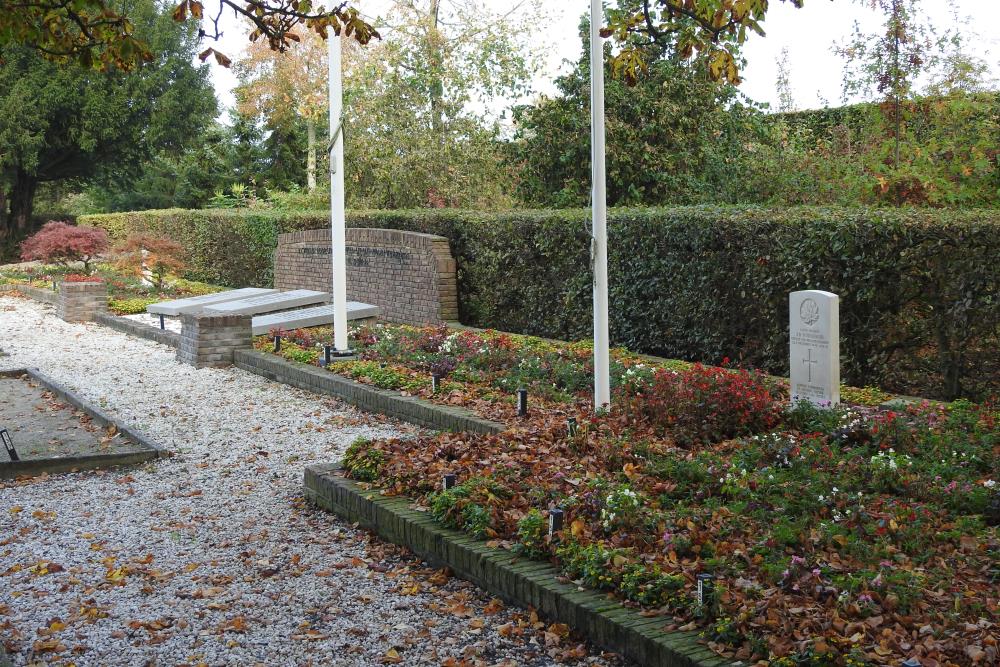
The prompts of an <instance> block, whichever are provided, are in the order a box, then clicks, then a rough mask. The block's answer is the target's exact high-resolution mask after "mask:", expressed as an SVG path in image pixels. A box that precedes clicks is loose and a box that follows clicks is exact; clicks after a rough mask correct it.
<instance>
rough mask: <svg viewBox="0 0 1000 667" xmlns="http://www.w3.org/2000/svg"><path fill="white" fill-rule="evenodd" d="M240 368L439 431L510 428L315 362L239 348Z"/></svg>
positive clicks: (499, 429) (237, 364) (238, 361)
mask: <svg viewBox="0 0 1000 667" xmlns="http://www.w3.org/2000/svg"><path fill="white" fill-rule="evenodd" d="M234 361H235V364H236V367H237V368H241V369H243V370H245V371H247V372H250V373H254V374H256V375H260V376H263V377H266V378H267V379H269V380H274V381H276V382H281V383H284V384H288V385H292V386H293V387H298V388H299V389H305V390H307V391H312V392H315V393H318V394H325V395H327V396H334V397H336V398H339V399H341V400H343V401H346V402H347V403H350V404H351V405H354V406H356V407H359V408H361V409H362V410H366V411H368V412H378V413H381V414H384V415H388V416H390V417H396V418H397V419H402V420H403V421H406V422H410V423H411V424H416V425H417V426H424V427H426V428H432V429H435V430H439V431H456V432H471V433H482V434H493V433H500V432H501V431H505V430H506V429H507V427H506V426H504V425H503V424H500V423H498V422H494V421H489V420H487V419H482V418H481V417H477V416H476V415H475V414H473V413H472V412H470V411H469V410H466V409H465V408H460V407H452V406H447V405H438V404H436V403H431V402H430V401H425V400H424V399H422V398H417V397H415V396H402V395H400V394H399V392H395V391H389V390H387V389H378V388H376V387H372V386H370V385H366V384H362V383H360V382H355V381H354V380H351V379H350V378H346V377H344V376H342V375H337V374H335V373H331V372H329V371H326V370H323V369H322V368H318V367H315V366H309V365H307V364H300V363H298V362H294V361H288V360H286V359H282V358H281V357H278V356H275V355H273V354H269V353H266V352H258V351H257V350H236V352H234Z"/></svg>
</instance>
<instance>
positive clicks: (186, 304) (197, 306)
mask: <svg viewBox="0 0 1000 667" xmlns="http://www.w3.org/2000/svg"><path fill="white" fill-rule="evenodd" d="M277 291H278V290H273V289H263V288H260V287H244V288H242V289H234V290H229V291H227V292H216V293H214V294H203V295H201V296H191V297H187V298H184V299H175V300H174V301H161V302H160V303H151V304H149V305H148V306H146V312H147V313H151V314H153V315H166V316H167V317H177V316H179V315H185V314H188V313H197V312H200V311H201V310H203V309H204V308H205V307H206V306H214V305H218V304H220V303H228V302H230V301H240V300H242V299H248V298H251V297H256V296H263V295H265V294H275V293H277Z"/></svg>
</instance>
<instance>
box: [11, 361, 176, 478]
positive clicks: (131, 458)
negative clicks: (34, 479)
mask: <svg viewBox="0 0 1000 667" xmlns="http://www.w3.org/2000/svg"><path fill="white" fill-rule="evenodd" d="M24 374H27V375H28V377H30V378H31V379H33V380H35V381H36V382H38V383H39V384H41V385H42V386H44V387H45V388H46V389H48V390H49V391H51V392H52V393H53V394H55V395H57V396H59V398H61V399H62V400H64V401H66V402H67V403H69V404H70V405H72V406H73V407H75V408H77V409H78V410H82V411H83V412H85V413H87V414H88V415H90V417H91V419H93V421H94V422H95V423H96V424H98V425H99V426H102V427H107V426H108V425H112V426H114V427H115V428H116V429H118V432H119V433H121V434H122V435H123V436H125V438H126V439H128V440H129V441H131V442H132V443H133V444H135V445H138V446H139V447H142V448H143V449H145V450H147V451H144V452H128V453H125V454H91V455H87V456H67V457H65V458H60V459H44V460H41V461H14V462H11V461H5V462H4V463H3V464H2V465H0V479H13V478H15V477H18V476H21V475H37V474H41V473H43V472H47V473H57V472H70V471H72V470H93V469H95V468H109V467H114V466H121V465H135V464H139V463H145V462H147V461H152V460H154V459H157V458H166V457H168V456H171V455H172V454H171V453H170V452H169V451H168V450H166V449H164V448H163V447H161V446H160V445H159V443H157V442H156V441H155V440H152V439H150V438H147V437H146V436H145V435H143V434H142V433H140V432H138V431H136V430H135V429H133V428H132V427H130V426H126V425H125V424H122V423H121V422H119V421H117V420H115V419H114V418H113V417H111V416H109V415H108V414H107V413H105V412H104V411H103V410H101V409H100V408H98V407H97V406H95V405H93V404H92V403H90V402H88V401H87V400H86V399H84V398H82V397H80V396H78V395H76V394H75V393H73V392H72V391H70V390H69V389H67V388H66V387H63V386H62V385H60V384H59V383H57V382H56V381H55V380H53V379H52V378H50V377H48V376H47V375H45V374H44V373H42V372H41V371H39V370H38V369H37V368H22V369H14V370H4V371H0V376H3V377H19V376H21V375H24Z"/></svg>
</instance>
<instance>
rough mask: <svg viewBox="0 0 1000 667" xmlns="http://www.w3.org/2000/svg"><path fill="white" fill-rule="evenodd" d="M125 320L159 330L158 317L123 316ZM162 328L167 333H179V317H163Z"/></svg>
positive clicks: (148, 315) (145, 314)
mask: <svg viewBox="0 0 1000 667" xmlns="http://www.w3.org/2000/svg"><path fill="white" fill-rule="evenodd" d="M123 317H124V318H125V319H127V320H134V321H136V322H139V323H140V324H145V325H147V326H151V327H154V328H156V329H159V328H160V316H159V315H150V314H149V313H136V314H135V315H124V316H123ZM163 328H164V329H166V330H167V331H173V332H174V333H180V332H181V318H179V317H164V318H163Z"/></svg>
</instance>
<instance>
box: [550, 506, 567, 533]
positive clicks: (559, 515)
mask: <svg viewBox="0 0 1000 667" xmlns="http://www.w3.org/2000/svg"><path fill="white" fill-rule="evenodd" d="M564 518H565V512H563V511H562V510H561V509H559V508H556V509H552V510H549V537H552V536H553V535H554V534H555V533H556V532H558V531H560V530H562V527H563V519H564Z"/></svg>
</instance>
